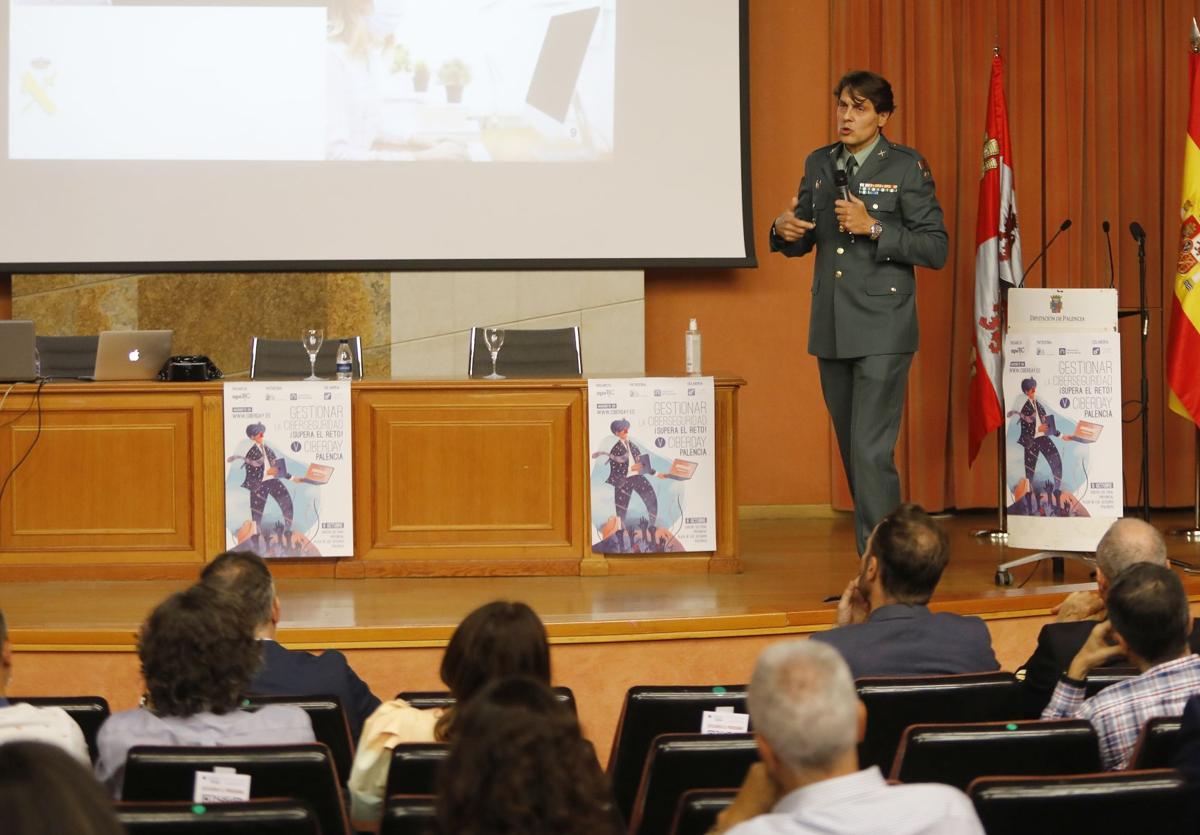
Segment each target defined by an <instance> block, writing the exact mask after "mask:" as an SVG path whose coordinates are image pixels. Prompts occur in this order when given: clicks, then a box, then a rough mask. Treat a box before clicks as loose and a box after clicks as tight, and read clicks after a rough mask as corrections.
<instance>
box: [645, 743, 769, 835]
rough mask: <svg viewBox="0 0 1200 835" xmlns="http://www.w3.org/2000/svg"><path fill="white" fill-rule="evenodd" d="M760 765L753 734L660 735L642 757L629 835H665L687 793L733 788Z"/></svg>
mask: <svg viewBox="0 0 1200 835" xmlns="http://www.w3.org/2000/svg"><path fill="white" fill-rule="evenodd" d="M757 761H758V746H757V745H756V744H755V742H754V734H663V735H662V736H659V737H656V738H655V739H654V742H653V743H652V744H651V746H650V755H649V756H648V757H647V758H646V770H645V773H644V774H643V775H642V781H641V784H640V785H639V786H638V793H637V797H636V799H635V800H634V802H633V812H632V814H631V816H630V825H629V835H662V833H664V832H669V831H670V828H671V822H672V821H673V820H674V817H675V810H676V807H677V806H678V805H679V798H680V797H681V796H682V795H683V793H684V792H685V791H687V790H688V789H736V788H737V787H738V786H740V785H741V784H742V781H743V780H744V779H746V772H747V771H749V770H750V766H751V765H753V764H754V763H756V762H757Z"/></svg>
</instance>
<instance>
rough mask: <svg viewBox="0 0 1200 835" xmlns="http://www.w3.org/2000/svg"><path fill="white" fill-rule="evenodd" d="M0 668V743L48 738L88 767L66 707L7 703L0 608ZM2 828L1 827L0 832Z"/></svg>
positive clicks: (7, 649)
mask: <svg viewBox="0 0 1200 835" xmlns="http://www.w3.org/2000/svg"><path fill="white" fill-rule="evenodd" d="M0 668H2V670H0V745H3V744H6V743H10V742H17V741H36V742H47V743H49V744H51V745H57V746H58V747H59V748H62V749H63V750H64V751H66V752H67V753H68V754H70V755H71V756H73V757H74V758H75V759H77V760H79V762H81V763H83V764H84V765H86V766H88V767H91V764H92V760H91V756H90V755H89V754H88V747H87V741H86V740H84V738H83V731H82V730H80V729H79V725H78V724H77V723H76V722H75V720H74V719H72V718H71V717H70V716H69V715H68V714H67V712H66V711H65V710H63V709H62V708H61V707H34V706H33V705H27V704H20V703H18V704H15V705H14V704H9V702H8V698H7V697H6V691H7V689H8V683H9V682H10V681H12V676H13V652H12V644H11V643H10V642H9V640H8V625H7V624H6V623H5V620H4V613H3V612H0ZM3 831H5V830H3V829H0V832H3Z"/></svg>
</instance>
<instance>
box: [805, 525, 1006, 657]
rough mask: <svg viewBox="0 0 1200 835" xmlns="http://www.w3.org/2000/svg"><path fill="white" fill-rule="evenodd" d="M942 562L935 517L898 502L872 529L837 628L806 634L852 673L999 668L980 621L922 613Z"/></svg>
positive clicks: (945, 550)
mask: <svg viewBox="0 0 1200 835" xmlns="http://www.w3.org/2000/svg"><path fill="white" fill-rule="evenodd" d="M949 560H950V548H949V545H948V543H947V541H946V533H945V532H944V531H943V530H942V529H941V528H940V527H939V526H938V524H937V522H936V521H934V519H933V518H932V517H931V516H930V515H929V514H928V513H926V512H925V511H924V510H922V509H921V507H920V506H919V505H915V504H902V505H900V506H899V507H897V508H896V509H895V510H893V511H892V512H891V513H889V514H888V515H887V516H885V517H883V519H881V520H880V522H879V524H877V525H876V526H875V530H873V531H871V535H870V537H868V539H867V547H866V550H865V551H864V552H863V555H862V557H861V559H860V561H859V571H858V574H857V575H856V576H855V577H854V578H853V579H852V580H851V581H850V582H849V583H848V584H847V586H846V590H845V591H844V592H843V593H842V598H841V600H840V601H839V603H838V608H837V626H836V627H835V628H833V629H830V630H829V631H828V632H818V633H816V634H815V635H813V638H812V639H813V640H814V641H821V642H823V643H827V644H830V645H831V646H833V647H835V648H836V649H837V650H838V652H840V653H841V654H842V657H843V658H845V659H846V663H847V664H849V665H850V672H851V673H852V674H853V675H854V677H855V678H862V677H863V676H920V675H943V674H949V673H981V672H990V671H992V670H998V669H1000V664H999V662H998V661H997V660H996V654H995V653H994V652H993V651H992V639H991V635H990V633H989V632H988V629H987V625H986V624H985V623H984V622H983V621H982V620H980V619H979V618H977V617H964V616H963V615H956V614H954V613H952V612H931V611H930V610H929V606H928V605H927V604H928V603H929V599H930V598H931V597H933V591H934V589H935V588H937V584H938V580H940V579H941V576H942V572H943V571H945V570H946V564H947V563H948V562H949Z"/></svg>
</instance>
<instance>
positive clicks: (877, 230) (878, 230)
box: [871, 221, 883, 241]
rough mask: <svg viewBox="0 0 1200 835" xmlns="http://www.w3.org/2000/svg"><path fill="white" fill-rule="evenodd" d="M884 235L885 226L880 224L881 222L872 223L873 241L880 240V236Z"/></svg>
mask: <svg viewBox="0 0 1200 835" xmlns="http://www.w3.org/2000/svg"><path fill="white" fill-rule="evenodd" d="M882 234H883V224H882V223H880V222H879V221H875V222H874V223H872V224H871V240H873V241H877V240H879V236H880V235H882Z"/></svg>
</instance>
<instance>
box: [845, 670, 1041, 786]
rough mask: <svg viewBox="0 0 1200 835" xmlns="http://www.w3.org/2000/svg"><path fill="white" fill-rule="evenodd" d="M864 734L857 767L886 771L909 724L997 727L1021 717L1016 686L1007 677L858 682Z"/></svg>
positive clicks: (987, 675)
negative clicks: (994, 724)
mask: <svg viewBox="0 0 1200 835" xmlns="http://www.w3.org/2000/svg"><path fill="white" fill-rule="evenodd" d="M854 684H855V687H856V688H857V690H858V697H859V698H860V699H862V702H863V704H864V705H866V708H867V730H866V735H865V736H864V738H863V741H862V742H861V743H859V746H858V761H859V764H860V765H861V766H862V767H863V768H867V767H868V766H872V765H876V766H879V770H880V771H882V772H883V773H885V774H886V773H888V771H889V770H890V769H891V766H892V761H893V760H894V759H895V757H896V749H897V748H898V747H899V746H900V737H901V735H902V734H903V733H904V729H905V728H907V727H908V726H909V725H916V724H921V723H928V722H999V721H1003V720H1009V719H1015V718H1019V717H1020V715H1021V701H1020V699H1021V695H1022V694H1021V691H1020V685H1019V684H1018V683H1017V680H1016V678H1015V677H1014V676H1013V674H1012V673H965V674H961V675H947V676H895V677H891V676H889V677H878V678H860V679H858V680H857V681H856V682H855V683H854Z"/></svg>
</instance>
